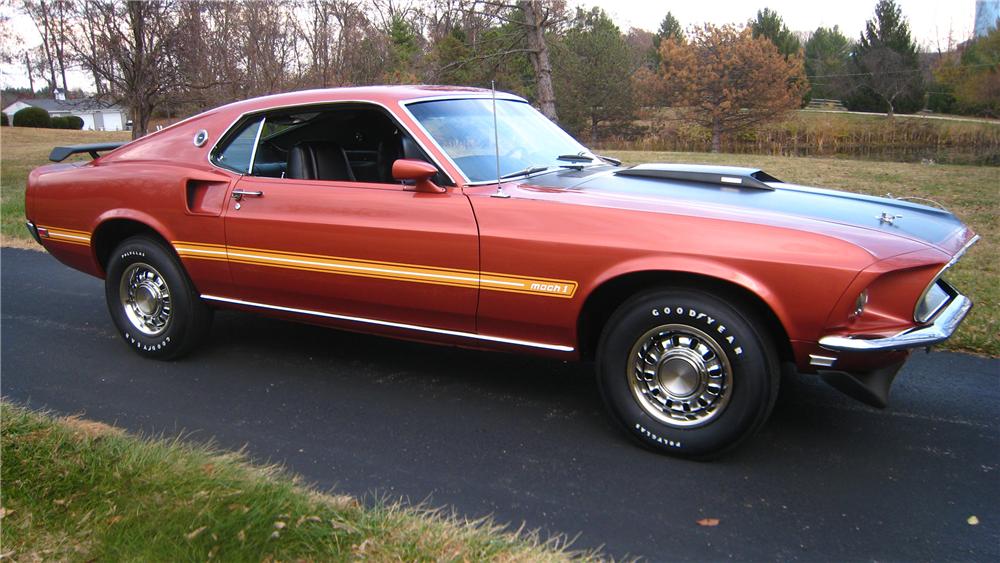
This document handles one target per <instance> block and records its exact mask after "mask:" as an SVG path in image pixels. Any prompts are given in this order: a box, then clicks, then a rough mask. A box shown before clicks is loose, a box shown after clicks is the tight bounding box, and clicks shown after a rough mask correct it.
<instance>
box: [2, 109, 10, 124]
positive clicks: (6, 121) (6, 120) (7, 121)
mask: <svg viewBox="0 0 1000 563" xmlns="http://www.w3.org/2000/svg"><path fill="white" fill-rule="evenodd" d="M8 125H10V120H9V119H7V114H6V113H3V112H2V111H0V126H3V127H6V126H8Z"/></svg>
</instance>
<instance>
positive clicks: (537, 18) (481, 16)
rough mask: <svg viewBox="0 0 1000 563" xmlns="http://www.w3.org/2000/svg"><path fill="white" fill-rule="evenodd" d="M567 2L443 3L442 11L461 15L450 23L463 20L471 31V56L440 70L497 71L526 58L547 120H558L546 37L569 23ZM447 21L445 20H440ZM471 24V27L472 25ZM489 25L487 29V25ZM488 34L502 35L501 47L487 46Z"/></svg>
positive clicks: (480, 0)
mask: <svg viewBox="0 0 1000 563" xmlns="http://www.w3.org/2000/svg"><path fill="white" fill-rule="evenodd" d="M565 9H566V6H565V2H562V1H543V0H517V1H504V0H467V1H465V2H463V1H461V0H455V1H446V0H439V11H444V10H451V11H452V12H453V13H456V14H457V15H455V16H453V17H450V18H448V21H456V20H462V22H463V24H462V28H463V29H466V30H469V31H470V33H467V35H468V41H469V45H468V47H469V48H468V56H466V57H465V58H463V59H460V60H456V61H450V62H448V63H446V64H445V65H444V66H443V67H441V68H438V69H437V73H438V74H441V73H442V72H444V71H447V70H449V69H451V68H453V67H461V66H467V65H475V66H482V65H484V64H492V65H493V66H494V71H495V70H496V68H497V66H498V65H499V63H500V62H502V61H503V60H505V59H507V58H509V57H512V56H518V55H526V56H527V58H528V62H529V63H530V64H531V67H532V72H533V73H534V78H535V97H536V101H537V103H538V105H539V107H540V109H541V111H542V113H543V114H545V116H546V117H548V118H549V119H552V120H553V121H555V120H557V118H558V115H557V112H556V104H555V100H556V96H555V89H554V88H553V86H552V63H551V60H550V54H549V46H548V43H547V40H546V37H545V34H546V33H547V32H549V31H551V30H553V29H555V28H556V27H558V26H559V25H561V24H563V23H565V22H566V20H567V18H566V14H565ZM437 17H438V19H444V18H443V16H440V15H439V16H437ZM470 24H471V25H470ZM484 24H485V25H484ZM486 31H491V32H494V35H497V34H496V33H495V32H497V31H500V32H501V33H499V35H498V36H496V37H495V40H496V41H497V43H495V44H492V45H483V44H482V43H481V42H480V39H481V36H482V35H485V33H483V32H486Z"/></svg>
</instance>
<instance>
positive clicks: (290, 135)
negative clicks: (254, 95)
mask: <svg viewBox="0 0 1000 563" xmlns="http://www.w3.org/2000/svg"><path fill="white" fill-rule="evenodd" d="M400 158H416V159H420V160H426V161H428V162H431V159H429V158H428V157H427V155H426V154H425V153H424V151H423V150H421V148H420V147H419V146H418V145H417V143H415V142H414V141H413V139H412V138H411V137H410V135H409V134H408V133H407V132H406V131H405V130H404V129H403V128H402V127H400V126H399V125H398V123H396V121H395V120H393V119H392V118H391V117H390V116H389V115H387V114H386V113H385V112H384V111H382V110H380V109H378V108H375V107H372V106H368V105H367V104H364V105H363V104H343V105H340V106H335V107H323V108H316V107H308V108H293V109H286V110H278V111H273V112H270V113H267V114H265V115H259V116H257V117H255V118H253V119H251V120H250V121H247V122H245V123H243V124H240V125H238V126H237V129H236V130H235V131H234V132H233V133H231V134H229V135H227V136H226V138H225V139H224V140H223V142H222V143H221V144H220V145H219V147H218V148H217V149H216V150H215V151H214V152H213V154H212V162H213V163H215V164H216V165H218V166H222V167H224V168H228V169H229V170H232V171H234V172H238V173H240V174H248V175H252V176H261V177H270V178H286V179H290V180H320V181H335V182H358V183H379V184H399V183H400V182H399V181H398V180H396V179H394V178H393V177H392V164H393V162H395V161H396V160H397V159H400ZM434 181H435V182H436V183H437V184H439V185H454V184H453V183H452V182H451V180H450V179H448V178H447V176H445V175H444V174H443V173H441V172H438V174H437V175H436V176H435V177H434Z"/></svg>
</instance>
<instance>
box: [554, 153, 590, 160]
mask: <svg viewBox="0 0 1000 563" xmlns="http://www.w3.org/2000/svg"><path fill="white" fill-rule="evenodd" d="M556 160H562V161H564V162H593V161H594V159H593V157H589V156H586V155H583V154H561V155H559V156H557V157H556Z"/></svg>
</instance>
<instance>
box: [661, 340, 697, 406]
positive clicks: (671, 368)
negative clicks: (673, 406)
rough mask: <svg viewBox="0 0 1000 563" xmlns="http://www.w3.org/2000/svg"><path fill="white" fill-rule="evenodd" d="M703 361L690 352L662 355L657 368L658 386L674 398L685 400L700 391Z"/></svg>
mask: <svg viewBox="0 0 1000 563" xmlns="http://www.w3.org/2000/svg"><path fill="white" fill-rule="evenodd" d="M703 373H704V361H703V360H702V359H701V357H700V356H698V355H697V354H695V353H694V352H692V351H690V350H676V351H671V352H668V353H667V354H666V355H664V357H663V360H662V361H661V362H660V365H659V367H658V368H657V374H656V375H657V378H658V379H659V382H660V386H661V387H662V388H663V389H664V390H665V391H666V392H667V393H669V394H670V395H672V396H674V397H676V398H685V397H690V396H691V395H694V394H695V393H697V392H698V391H700V390H701V387H702V380H703V377H702V374H703Z"/></svg>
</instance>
